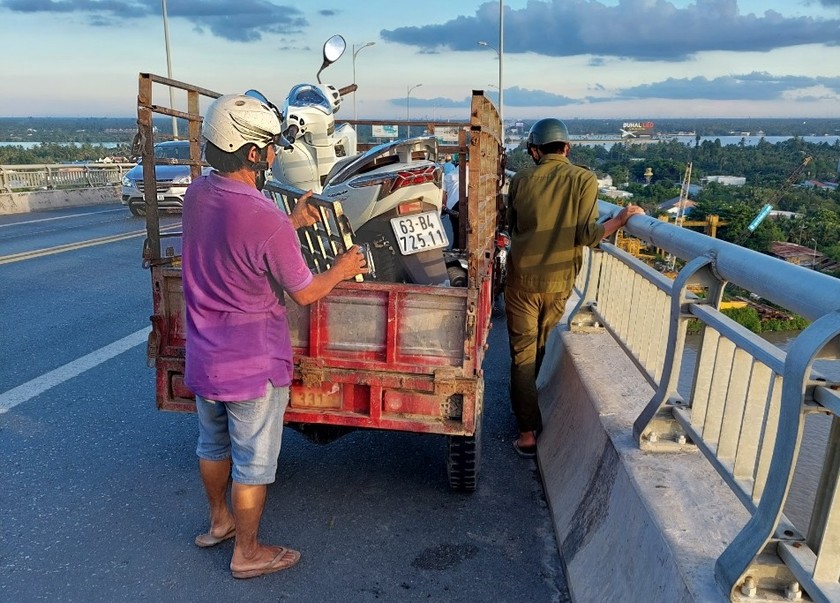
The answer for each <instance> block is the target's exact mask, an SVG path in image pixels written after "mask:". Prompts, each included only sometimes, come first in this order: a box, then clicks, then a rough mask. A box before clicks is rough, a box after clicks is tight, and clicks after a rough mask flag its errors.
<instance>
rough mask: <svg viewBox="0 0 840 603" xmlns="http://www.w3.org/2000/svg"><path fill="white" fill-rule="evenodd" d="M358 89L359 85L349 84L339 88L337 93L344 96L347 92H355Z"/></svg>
mask: <svg viewBox="0 0 840 603" xmlns="http://www.w3.org/2000/svg"><path fill="white" fill-rule="evenodd" d="M358 89H359V86H358V85H357V84H350V85H349V86H344V88H339V89H338V93H339V94H340V95H341V96H346V95H347V94H350V93H351V92H355V91H356V90H358Z"/></svg>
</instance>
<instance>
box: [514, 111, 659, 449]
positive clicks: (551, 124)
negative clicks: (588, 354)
mask: <svg viewBox="0 0 840 603" xmlns="http://www.w3.org/2000/svg"><path fill="white" fill-rule="evenodd" d="M570 148H571V145H570V143H569V131H568V129H567V128H566V125H565V124H564V123H563V122H562V121H560V120H559V119H553V118H547V119H541V120H539V121H537V122H536V123H535V124H534V125H533V126H532V127H531V130H530V132H529V134H528V154H529V155H531V158H532V159H533V160H534V163H535V164H536V165H535V166H534V167H530V168H526V169H524V170H520V171H518V172H517V173H516V174H515V175H514V176H513V178H511V181H510V188H509V191H508V223H509V224H510V234H511V246H510V257H509V259H508V266H509V272H508V275H507V281H506V284H505V308H506V310H505V312H506V314H507V327H508V335H509V339H510V354H511V371H510V398H511V406H512V408H513V413H514V415H515V416H516V422H517V425H518V428H519V437H518V439H516V440H515V441H514V443H513V445H514V448H515V449H516V451H517V453H519V455H520V456H523V457H526V458H532V457H534V456H535V455H536V444H537V439H536V438H537V433H538V432H539V430H540V429H541V428H542V418H541V416H540V409H539V405H538V404H537V387H536V377H537V374H538V373H539V370H540V364H541V363H542V360H543V356H544V354H545V344H546V340H547V339H548V334H549V333H550V332H551V329H553V328H554V327H555V325H557V323H558V322H560V319H561V317H562V316H563V313H564V311H565V307H566V300H567V299H568V298H569V295H570V294H571V291H572V286H573V284H574V282H575V278H576V277H577V274H578V272H579V271H580V267H581V263H582V258H583V247H585V246H586V247H593V246H595V245H597V244H598V243H599V242H600V241H601V239H603V238H604V237H606V236H609V235H611V234H612V233H614V232H615V231H616V230H618V229H619V228H621V227H622V226H624V225H625V224H626V223H627V220H628V219H629V218H630V217H631V216H634V215H637V214H644V211H643V210H642V209H641V208H640V207H638V206H634V205H628V206H627V207H625V208H623V209H622V210H621V212H620V213H619V214H618V215H616V216H615V217H613V218H610V219H609V220H607V221H606V222H604V223H603V224H598V223H597V222H596V220H597V219H598V203H597V201H598V181H597V179H596V178H595V174H594V173H593V172H591V171H590V170H588V169H586V168H583V167H580V166H577V165H574V164H572V163H571V162H570V161H569V150H570Z"/></svg>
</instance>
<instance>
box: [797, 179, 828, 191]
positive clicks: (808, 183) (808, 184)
mask: <svg viewBox="0 0 840 603" xmlns="http://www.w3.org/2000/svg"><path fill="white" fill-rule="evenodd" d="M799 186H800V188H820V189H823V190H829V191H836V190H837V183H836V182H821V181H819V180H805V181H804V182H803V183H802V184H800V185H799Z"/></svg>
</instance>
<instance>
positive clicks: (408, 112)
mask: <svg viewBox="0 0 840 603" xmlns="http://www.w3.org/2000/svg"><path fill="white" fill-rule="evenodd" d="M422 85H423V84H414V85H413V86H408V87H407V88H406V91H405V121H411V105H410V102H411V101H410V100H409V99H410V98H411V91H412V90H414V89H415V88H419V87H420V86H422ZM406 127H407V128H408V127H409V126H406Z"/></svg>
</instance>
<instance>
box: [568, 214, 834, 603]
mask: <svg viewBox="0 0 840 603" xmlns="http://www.w3.org/2000/svg"><path fill="white" fill-rule="evenodd" d="M600 209H601V215H602V216H603V217H606V216H610V215H613V214H614V213H616V212H617V211H618V210H619V209H620V208H618V207H616V206H614V205H611V204H608V203H604V202H600ZM625 231H626V232H628V233H629V234H631V235H634V236H636V237H638V238H640V239H642V240H644V241H647V242H648V243H649V244H651V245H653V246H655V247H658V248H661V249H663V250H665V251H667V252H669V253H672V254H674V255H676V256H677V257H679V258H680V259H682V260H684V261H685V262H686V264H685V266H684V267H683V268H682V269H681V270H680V272H679V273H678V274H677V276H676V278H675V279H674V280H671V279H669V278H667V277H665V276H664V275H662V274H660V273H658V272H657V271H655V270H653V269H652V268H650V267H649V266H647V265H646V264H644V263H643V262H641V261H640V260H638V259H636V258H635V257H633V256H632V255H630V254H628V253H625V252H624V251H622V250H620V249H618V248H617V247H615V246H614V245H612V244H609V243H602V244H601V246H600V249H598V250H592V251H591V252H590V253H589V254H585V255H587V256H588V257H586V259H585V261H584V266H583V270H582V271H581V273H580V275H579V277H578V280H577V283H576V289H577V290H578V293H579V294H580V302H579V304H578V306H577V307H576V308H575V310H574V312H573V313H572V316H571V318H570V327H571V328H572V329H573V330H585V329H587V328H591V327H595V328H600V327H601V326H603V327H604V328H606V329H607V330H608V331H609V332H610V333H611V334H612V335H613V337H615V339H616V341H617V342H618V343H619V345H621V346H622V347H623V348H624V350H625V352H626V353H627V354H628V355H629V357H630V358H631V359H632V360H633V361H634V362H635V363H636V365H637V366H638V367H639V369H640V371H641V373H642V374H643V375H644V376H645V378H646V379H647V380H648V381H649V382H650V383H651V385H652V386H653V387H654V389H655V390H656V393H655V394H654V396H653V398H652V399H651V400H650V402H649V403H648V405H647V406H646V408H645V409H644V410H643V411H642V413H641V415H640V416H639V417H638V418H637V420H636V422H635V424H634V426H633V432H634V437H635V439H636V441H637V443H638V444H639V446H640V447H641V448H642V449H645V450H649V451H661V452H669V451H687V450H699V451H701V452H702V453H703V454H704V455H705V456H706V458H707V459H708V460H709V462H710V463H711V464H712V465H713V466H714V467H715V468H716V470H717V471H718V473H719V474H720V475H721V477H722V478H723V479H724V480H725V481H726V482H727V484H728V485H729V486H730V487H731V488H732V490H733V491H734V492H735V494H736V495H737V496H738V497H739V499H740V500H741V502H742V504H744V506H745V507H746V508H747V510H748V511H749V512H750V513H751V519H750V520H749V522H748V523H747V525H746V526H745V527H744V528H743V530H742V531H741V532H740V533H739V534H738V535H736V536H735V538H734V539H733V540H732V542H731V544H730V545H729V546H728V547H727V548H726V550H725V551H724V552H723V554H722V555H721V557H720V558H719V559H718V560H717V563H716V566H715V577H716V579H717V581H718V584H719V585H720V586H721V588H722V589H723V590H724V592H725V593H727V595H728V596H729V597H730V598H732V599H737V598H739V597H742V596H747V597H753V596H758V597H762V596H770V597H771V598H775V597H779V596H781V597H782V598H785V597H787V598H793V599H795V598H797V597H799V596H801V591H802V590H804V591H805V592H806V593H807V595H808V596H810V597H811V599H813V600H815V601H840V581H838V579H839V578H840V479H838V477H839V476H840V395H838V394H839V393H840V392H838V389H839V388H840V383H838V381H832V380H831V379H829V378H827V377H825V376H823V375H822V374H820V373H818V372H816V371H815V370H813V363H814V361H815V360H816V359H818V358H819V359H822V360H826V361H827V362H828V366H829V369H832V370H830V371H825V372H832V373H833V372H834V369H836V368H838V367H837V365H838V364H840V363H838V362H837V360H838V358H840V280H838V279H835V278H833V277H830V276H827V275H824V274H821V273H818V272H815V271H813V270H808V269H806V268H802V267H800V266H795V265H792V264H789V263H786V262H783V261H781V260H777V259H775V258H772V257H769V256H766V255H763V254H760V253H756V252H753V251H751V250H748V249H745V248H742V247H739V246H737V245H732V244H729V243H726V242H723V241H719V240H716V239H712V238H710V237H707V236H706V235H703V234H700V233H697V232H693V231H690V230H687V229H681V228H679V227H676V226H674V225H671V224H667V223H664V222H661V221H659V220H655V219H653V218H650V217H647V216H638V217H634V218H632V219H631V220H630V222H629V223H628V225H627V227H626V228H625ZM727 283H732V284H734V285H737V286H738V287H741V288H743V289H745V290H747V291H749V292H751V293H753V294H755V295H758V296H760V297H761V298H763V299H766V300H769V301H770V302H772V303H775V304H777V305H779V306H781V307H783V308H786V309H788V310H790V311H792V312H795V313H797V314H800V315H802V316H804V317H805V318H807V319H809V320H811V321H813V322H812V323H811V324H810V326H808V327H807V328H806V329H805V330H803V331H802V332H801V333H800V334H799V335H798V336H797V337H796V338H795V340H794V341H793V343H792V345H791V346H790V348H789V349H788V350H787V352H785V351H782V350H781V349H779V348H778V347H776V346H774V345H772V344H770V343H768V342H766V341H765V340H763V339H762V338H760V337H758V336H756V335H755V334H753V333H751V332H750V331H749V330H747V329H746V328H744V327H743V326H741V325H739V324H737V323H736V322H734V321H732V320H731V319H729V318H728V317H726V316H725V315H724V314H722V313H721V312H720V311H719V307H720V302H721V299H722V297H723V291H724V288H725V286H726V285H727ZM689 288H691V290H689ZM695 292H696V293H695ZM692 319H696V320H699V321H700V323H701V324H702V331H703V332H702V337H701V343H700V347H699V349H698V350H697V352H696V361H695V362H696V364H695V366H694V370H693V376H692V378H690V380H689V381H690V382H689V383H685V382H684V381H685V377H684V376H681V368H682V364H683V362H684V351H685V343H686V332H687V327H688V323H689V321H691V320H692ZM835 378H836V377H835ZM681 380H682V381H683V382H682V383H681ZM678 386H679V389H680V391H683V392H687V393H686V394H685V395H683V394H681V393H680V391H678ZM811 413H821V414H826V415H829V416H830V417H831V422H832V425H831V430H830V434H829V439H828V445H827V446H826V449H825V453H824V455H823V457H822V458H821V459H819V460H818V462H819V463H820V464H821V467H820V470H821V471H820V473H821V476H822V477H821V479H820V482H819V484H818V486H817V490H816V491H815V492H813V493H812V495H813V497H812V499H813V500H814V506H813V511H812V513H811V518H810V523H809V525H808V526H807V529H805V530H801V531H800V530H797V528H796V527H794V525H793V524H792V523H791V522H790V521H789V520H788V519H787V518H786V517H785V515H784V513H783V509H784V505H785V502H786V500H787V496H788V492H789V489H790V485H791V481H792V479H793V475H794V471H795V468H796V461H797V458H798V454H799V451H800V447H801V444H802V438H803V426H804V421H805V417H806V416H807V415H809V414H811ZM800 589H801V590H800Z"/></svg>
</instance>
